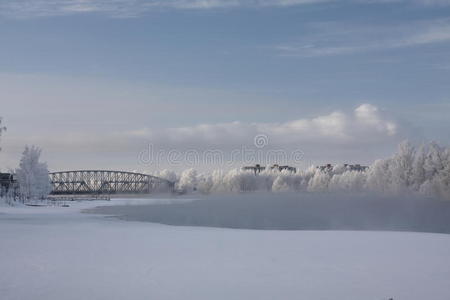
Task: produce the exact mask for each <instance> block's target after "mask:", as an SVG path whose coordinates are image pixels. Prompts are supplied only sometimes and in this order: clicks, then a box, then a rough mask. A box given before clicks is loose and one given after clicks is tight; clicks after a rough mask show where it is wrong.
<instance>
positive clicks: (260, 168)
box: [242, 164, 297, 174]
mask: <svg viewBox="0 0 450 300" xmlns="http://www.w3.org/2000/svg"><path fill="white" fill-rule="evenodd" d="M265 169H266V167H263V166H261V165H259V164H256V165H254V166H246V167H243V168H242V170H244V171H253V172H254V173H255V174H258V173H261V172H262V171H264V170H265ZM269 169H270V170H277V171H280V172H281V171H283V170H288V171H290V172H292V173H295V172H297V168H294V167H291V166H280V165H277V164H274V165H273V166H271V167H269Z"/></svg>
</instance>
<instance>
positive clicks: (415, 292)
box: [0, 199, 450, 300]
mask: <svg viewBox="0 0 450 300" xmlns="http://www.w3.org/2000/svg"><path fill="white" fill-rule="evenodd" d="M167 201H170V200H164V199H160V200H149V199H146V200H138V199H135V200H130V199H127V200H113V201H110V202H102V201H98V202H84V203H74V204H71V207H69V208H64V207H55V208H47V207H15V208H10V207H0V243H1V244H0V299H2V300H7V299H20V300H27V299H33V300H40V299H42V300H44V299H45V300H52V299H55V300H61V299H76V300H79V299H96V300H97V299H98V300H102V299H105V300H106V299H108V300H112V299H195V300H201V299H208V300H210V299H227V300H230V299H258V300H259V299H271V300H272V299H323V300H325V299H330V300H331V299H333V300H336V299H347V300H352V299H354V300H361V299H365V300H366V299H370V300H372V299H373V300H375V299H377V300H382V299H389V298H393V299H395V300H397V299H400V300H402V299H404V300H416V299H417V300H424V299H426V300H430V299H433V300H441V299H442V300H448V299H450V285H449V284H448V283H449V278H450V235H447V234H434V233H407V232H374V231H371V232H366V231H275V230H242V229H224V228H206V227H183V226H168V225H160V224H154V223H147V222H133V221H123V220H119V219H117V218H110V217H105V216H100V215H93V214H82V213H80V210H81V209H86V208H91V207H94V206H98V205H120V204H124V203H131V204H144V203H151V202H158V203H161V202H167Z"/></svg>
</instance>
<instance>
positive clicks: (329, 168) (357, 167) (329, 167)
mask: <svg viewBox="0 0 450 300" xmlns="http://www.w3.org/2000/svg"><path fill="white" fill-rule="evenodd" d="M344 167H345V169H346V170H347V171H358V172H365V171H367V169H369V167H368V166H361V165H360V164H355V165H350V164H344ZM317 169H319V170H320V171H324V172H330V171H332V170H333V165H332V164H326V165H323V166H318V167H317Z"/></svg>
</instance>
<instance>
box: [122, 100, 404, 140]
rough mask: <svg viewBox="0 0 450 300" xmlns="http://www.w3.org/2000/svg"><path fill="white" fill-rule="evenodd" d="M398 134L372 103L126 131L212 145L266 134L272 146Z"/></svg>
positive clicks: (148, 137) (385, 137) (142, 136)
mask: <svg viewBox="0 0 450 300" xmlns="http://www.w3.org/2000/svg"><path fill="white" fill-rule="evenodd" d="M397 133H398V125H397V124H396V123H395V122H394V121H391V120H389V119H388V118H386V117H385V116H383V114H382V112H381V111H380V110H379V109H378V108H377V107H375V106H373V105H371V104H362V105H360V106H358V107H357V108H356V109H355V110H354V111H353V112H352V113H351V114H346V113H343V112H340V111H335V112H331V113H330V114H327V115H323V116H317V117H315V118H305V119H297V120H292V121H288V122H283V123H244V122H230V123H219V124H201V125H197V126H192V127H179V128H168V129H163V130H161V129H159V130H153V129H142V130H137V131H132V132H128V133H127V135H129V136H131V137H133V138H139V139H145V140H148V141H151V142H154V143H155V144H164V145H168V146H172V147H178V146H179V147H197V146H199V145H200V146H207V145H210V144H213V145H225V146H231V147H233V146H239V145H244V146H245V145H247V146H248V145H252V142H253V138H254V137H255V136H256V135H258V134H265V135H267V136H268V137H269V139H270V141H271V142H272V143H273V145H274V146H276V145H282V146H286V145H287V146H289V145H292V146H296V145H300V144H302V143H306V142H307V143H321V144H329V145H333V144H353V143H355V144H367V143H373V142H380V141H386V140H391V139H392V138H393V137H395V136H396V135H397Z"/></svg>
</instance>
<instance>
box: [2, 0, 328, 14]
mask: <svg viewBox="0 0 450 300" xmlns="http://www.w3.org/2000/svg"><path fill="white" fill-rule="evenodd" d="M329 1H333V0H3V1H1V2H0V15H3V16H9V17H19V18H21V17H24V18H30V17H42V16H61V15H70V14H80V13H92V12H99V13H104V14H107V15H110V16H114V17H135V16H139V15H141V14H144V13H146V12H148V11H151V10H155V9H215V8H226V7H263V6H292V5H303V4H314V3H320V2H329Z"/></svg>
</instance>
